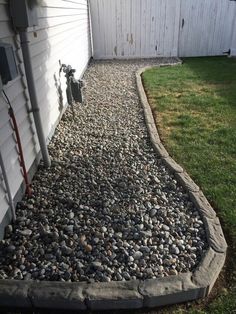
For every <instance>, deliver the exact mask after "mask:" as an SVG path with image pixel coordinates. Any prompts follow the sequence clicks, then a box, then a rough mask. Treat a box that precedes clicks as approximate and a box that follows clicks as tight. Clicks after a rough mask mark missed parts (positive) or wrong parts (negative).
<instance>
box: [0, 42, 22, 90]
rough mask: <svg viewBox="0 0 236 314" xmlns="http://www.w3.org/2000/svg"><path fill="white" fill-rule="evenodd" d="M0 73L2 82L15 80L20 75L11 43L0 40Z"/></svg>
mask: <svg viewBox="0 0 236 314" xmlns="http://www.w3.org/2000/svg"><path fill="white" fill-rule="evenodd" d="M0 75H1V78H2V83H3V84H7V82H9V81H12V80H14V78H16V77H17V76H18V70H17V65H16V59H15V54H14V51H13V48H12V45H10V44H4V43H1V42H0Z"/></svg>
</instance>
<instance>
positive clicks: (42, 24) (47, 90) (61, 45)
mask: <svg viewBox="0 0 236 314" xmlns="http://www.w3.org/2000/svg"><path fill="white" fill-rule="evenodd" d="M38 16H39V25H38V26H37V27H36V29H35V31H34V32H33V31H32V32H29V40H30V52H31V59H32V66H33V72H34V80H35V84H36V88H37V97H38V101H39V106H40V110H41V116H42V121H43V128H44V132H45V136H46V137H49V136H50V135H51V133H52V130H53V129H54V126H55V123H56V122H57V120H58V118H59V116H60V114H61V112H60V111H59V99H58V97H59V96H58V91H57V87H56V83H57V84H61V88H62V91H63V106H65V105H66V103H67V99H66V93H65V90H66V81H65V77H64V73H61V76H59V69H60V66H59V60H60V61H61V62H62V63H65V64H70V65H71V66H72V67H73V68H75V69H76V77H77V78H79V77H80V76H81V75H82V73H83V71H84V69H85V67H86V65H87V63H88V61H89V59H90V57H91V49H90V34H89V16H88V3H87V0H78V1H63V0H52V1H51V0H50V1H49V0H48V1H44V2H43V4H42V5H41V7H40V9H39V12H38ZM60 110H61V111H62V108H60Z"/></svg>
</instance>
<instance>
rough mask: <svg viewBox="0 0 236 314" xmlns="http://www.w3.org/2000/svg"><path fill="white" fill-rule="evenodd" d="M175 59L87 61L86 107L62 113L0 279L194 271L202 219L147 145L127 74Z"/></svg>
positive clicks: (5, 246) (20, 212) (0, 253)
mask: <svg viewBox="0 0 236 314" xmlns="http://www.w3.org/2000/svg"><path fill="white" fill-rule="evenodd" d="M175 61H176V60H175V59H155V60H137V61H100V62H95V61H93V62H92V63H91V64H90V66H89V68H88V69H87V71H86V73H85V75H84V80H85V82H86V88H85V91H84V92H85V99H86V101H85V103H84V104H82V105H81V104H77V105H76V106H75V114H76V117H75V119H74V120H73V118H72V114H71V110H70V108H68V109H67V111H66V112H65V114H64V116H63V118H62V120H61V122H60V124H59V126H58V127H57V130H56V132H55V135H54V137H53V139H52V140H51V143H50V145H49V150H50V155H51V157H52V166H51V168H50V169H44V168H43V167H42V166H39V169H38V171H37V173H36V175H35V177H34V180H33V185H32V186H33V196H32V197H31V198H28V197H25V198H24V199H23V200H22V201H21V202H20V203H19V204H18V206H17V213H16V214H17V221H16V223H15V224H14V225H9V226H7V227H6V232H5V239H4V240H2V241H1V242H0V278H1V279H24V280H30V279H34V280H57V281H88V282H93V281H104V282H108V281H111V280H118V281H120V280H131V279H147V278H157V277H163V276H168V275H175V274H178V273H179V272H186V271H189V270H193V269H194V268H195V267H196V266H197V264H198V263H199V260H200V259H201V256H202V255H203V253H204V251H205V250H206V247H207V245H206V237H205V230H204V226H203V222H202V220H201V217H200V215H199V213H198V211H197V209H196V208H195V207H194V205H193V203H192V202H191V201H190V200H189V197H188V195H187V194H186V193H185V192H184V190H183V188H182V187H181V186H180V185H179V184H178V183H177V182H176V180H175V179H174V177H173V176H172V175H171V174H170V173H169V171H168V170H167V169H166V168H165V166H164V165H163V164H162V162H161V160H160V159H158V157H157V156H156V154H155V153H154V150H153V148H152V145H151V143H150V140H149V136H148V133H147V129H146V126H145V121H144V115H143V110H142V107H141V104H140V102H139V98H138V94H137V90H136V83H135V72H136V71H137V70H138V69H139V68H141V67H143V66H146V65H152V64H153V65H155V64H158V63H166V62H175Z"/></svg>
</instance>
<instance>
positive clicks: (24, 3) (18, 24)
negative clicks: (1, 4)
mask: <svg viewBox="0 0 236 314" xmlns="http://www.w3.org/2000/svg"><path fill="white" fill-rule="evenodd" d="M37 5H38V4H37V0H10V12H11V17H12V22H13V25H14V26H15V28H23V29H25V28H27V27H33V26H37V25H38V16H37Z"/></svg>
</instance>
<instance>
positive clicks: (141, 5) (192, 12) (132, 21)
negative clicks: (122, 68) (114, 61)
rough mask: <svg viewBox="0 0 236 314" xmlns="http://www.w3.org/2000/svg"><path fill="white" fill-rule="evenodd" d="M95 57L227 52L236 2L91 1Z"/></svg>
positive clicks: (189, 0)
mask: <svg viewBox="0 0 236 314" xmlns="http://www.w3.org/2000/svg"><path fill="white" fill-rule="evenodd" d="M90 4H91V16H92V29H93V48H94V57H95V58H97V59H106V58H138V57H148V58H149V57H158V56H163V57H169V56H186V57H187V56H210V55H222V54H223V53H224V52H225V51H228V50H229V49H230V47H231V38H232V30H233V19H234V16H235V14H236V2H235V1H229V0H90Z"/></svg>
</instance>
